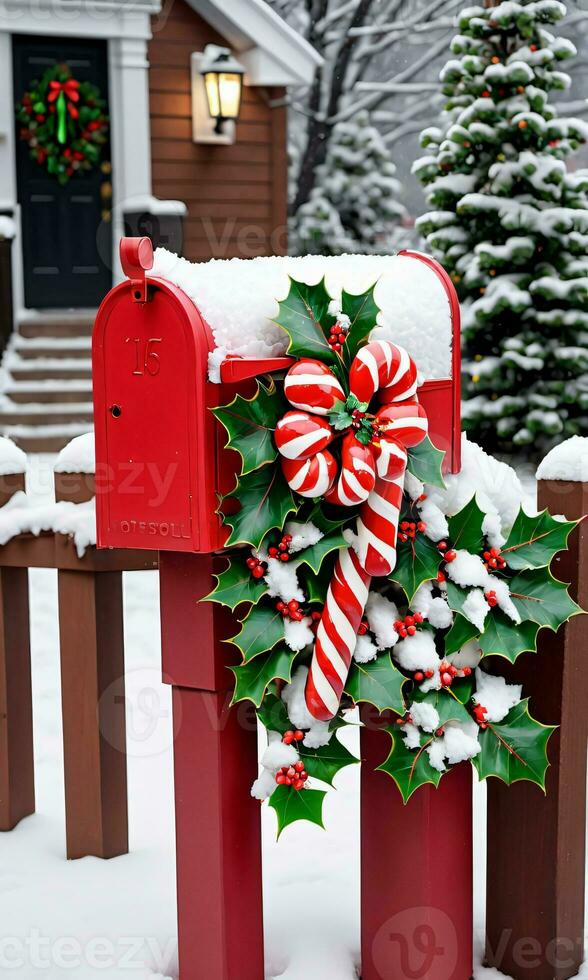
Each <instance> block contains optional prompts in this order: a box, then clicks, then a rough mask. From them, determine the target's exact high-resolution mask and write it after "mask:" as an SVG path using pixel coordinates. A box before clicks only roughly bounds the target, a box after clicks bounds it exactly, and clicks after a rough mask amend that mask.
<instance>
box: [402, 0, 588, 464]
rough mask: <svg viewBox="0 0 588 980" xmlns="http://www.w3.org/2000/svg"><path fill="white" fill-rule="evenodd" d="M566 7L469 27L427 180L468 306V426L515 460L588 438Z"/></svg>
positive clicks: (444, 252)
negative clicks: (557, 95)
mask: <svg viewBox="0 0 588 980" xmlns="http://www.w3.org/2000/svg"><path fill="white" fill-rule="evenodd" d="M565 13H566V9H565V7H564V5H563V4H562V3H559V2H558V0H506V2H502V3H499V2H498V3H497V2H496V0H486V4H485V6H484V7H468V8H466V9H465V10H463V11H462V13H461V15H460V16H459V17H458V25H459V27H458V29H459V34H458V35H457V36H456V37H455V38H454V39H453V42H452V51H453V54H454V55H455V57H454V58H453V59H452V60H451V61H449V62H448V63H447V64H446V65H445V68H444V69H443V72H442V75H441V80H442V85H443V93H444V95H445V96H446V104H445V109H446V124H445V126H444V128H443V130H439V129H428V130H425V131H424V132H423V133H422V136H421V143H422V145H423V146H425V147H427V149H428V151H429V155H428V156H426V157H423V158H422V159H420V160H418V161H416V163H415V165H414V172H415V173H416V174H417V176H418V177H419V178H420V180H421V181H422V183H423V184H425V185H426V195H427V201H428V204H429V206H430V207H431V208H433V209H434V210H432V211H430V212H429V213H428V214H425V215H424V216H423V217H422V218H420V219H419V222H418V227H419V230H420V231H421V232H422V234H423V235H425V236H426V239H427V242H428V244H429V246H430V248H431V250H432V251H433V253H434V254H435V256H436V257H437V258H438V259H439V260H440V261H441V262H442V263H443V264H444V265H445V266H446V268H447V269H448V271H449V272H450V274H451V276H452V278H453V280H454V282H455V283H456V285H457V288H458V291H459V293H460V297H461V299H462V301H463V302H464V314H465V316H464V329H463V339H464V373H465V378H466V383H465V392H464V394H465V397H466V399H467V400H466V403H465V406H464V409H465V411H464V422H465V426H466V428H468V429H470V430H471V431H472V432H473V433H474V434H475V437H476V438H477V439H478V440H479V441H482V442H483V443H484V445H485V446H486V447H487V448H501V449H504V450H507V451H510V450H513V449H516V448H517V447H524V446H534V447H535V448H536V449H537V450H539V449H541V450H543V449H544V448H545V447H546V446H548V445H549V444H550V443H552V442H554V441H557V440H559V439H562V438H564V437H566V436H570V435H574V434H576V433H582V434H586V433H588V258H587V257H586V253H587V250H588V194H587V192H588V172H584V173H582V172H581V171H579V172H577V173H572V172H569V171H568V169H567V168H566V164H565V162H564V161H565V160H566V158H567V157H569V156H570V154H571V153H572V152H573V151H574V150H575V149H576V148H577V147H578V145H579V144H580V143H583V142H585V141H586V139H587V137H588V126H587V125H586V123H585V122H583V121H581V120H578V119H569V118H559V117H558V115H557V110H556V108H555V106H554V105H552V104H551V103H550V101H549V99H550V93H552V92H553V91H557V90H562V89H566V88H567V87H568V86H569V76H568V75H567V74H565V73H564V72H562V71H561V70H560V63H561V62H562V61H564V60H565V59H567V58H570V57H572V56H573V55H574V54H575V48H574V45H573V44H571V42H570V41H568V40H566V39H564V38H561V37H556V36H554V34H553V33H552V32H551V31H550V30H549V28H550V27H552V26H553V25H555V24H557V23H558V22H559V21H560V20H561V19H562V18H563V17H564V16H565Z"/></svg>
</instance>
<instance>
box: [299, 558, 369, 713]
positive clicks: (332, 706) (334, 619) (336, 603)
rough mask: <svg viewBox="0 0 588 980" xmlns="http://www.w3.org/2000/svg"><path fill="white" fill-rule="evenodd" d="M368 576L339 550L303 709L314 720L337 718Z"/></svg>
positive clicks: (352, 559)
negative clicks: (335, 716) (304, 708)
mask: <svg viewBox="0 0 588 980" xmlns="http://www.w3.org/2000/svg"><path fill="white" fill-rule="evenodd" d="M370 581H371V576H370V575H368V573H367V572H366V571H365V570H364V569H363V568H362V567H361V564H360V562H359V559H358V557H357V555H356V554H355V552H354V551H352V550H351V549H350V548H340V549H339V553H338V555H337V561H336V563H335V570H334V572H333V578H332V579H331V584H330V586H329V591H328V592H327V599H326V602H325V607H324V609H323V614H322V616H321V621H320V623H319V626H318V629H317V632H316V643H315V648H314V653H313V657H312V664H311V667H310V670H309V672H308V678H307V681H306V690H305V698H306V706H307V708H308V710H309V711H310V713H311V715H312V716H313V717H314V718H320V719H323V720H325V721H327V720H328V719H329V718H332V717H333V716H334V715H336V714H337V711H338V708H339V702H340V700H341V695H342V694H343V688H344V687H345V683H346V681H347V675H348V673H349V667H350V666H351V657H352V656H353V651H354V650H355V645H356V643H357V631H358V629H359V624H360V623H361V618H362V616H363V611H364V609H365V604H366V602H367V598H368V592H369V587H370Z"/></svg>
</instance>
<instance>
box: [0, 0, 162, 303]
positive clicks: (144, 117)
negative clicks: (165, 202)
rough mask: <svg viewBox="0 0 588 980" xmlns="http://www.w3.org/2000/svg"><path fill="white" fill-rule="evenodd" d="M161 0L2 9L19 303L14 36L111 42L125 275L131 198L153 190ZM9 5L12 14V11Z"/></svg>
mask: <svg viewBox="0 0 588 980" xmlns="http://www.w3.org/2000/svg"><path fill="white" fill-rule="evenodd" d="M159 9H160V5H159V3H158V2H153V3H151V2H149V3H144V4H143V3H132V4H126V3H125V4H121V3H114V2H109V0H98V2H95V0H91V2H85V0H77V2H76V0H36V2H35V3H34V4H31V3H30V0H10V8H8V6H7V5H4V6H3V8H2V12H1V13H0V84H1V85H2V86H3V87H2V91H4V92H10V93H11V95H10V98H8V99H2V100H0V187H1V188H2V194H1V198H2V200H0V208H2V207H4V208H11V209H12V210H13V212H14V216H15V220H16V226H17V235H16V238H15V240H14V244H13V249H12V258H13V292H14V308H15V310H16V315H17V317H18V316H19V315H20V314H21V313H22V312H23V310H24V290H23V269H22V246H21V233H20V214H19V209H18V204H17V190H16V171H15V161H16V154H15V147H14V115H13V112H14V107H13V99H12V84H13V83H12V40H11V35H12V34H34V35H39V36H46V37H49V36H51V35H58V36H60V37H80V38H83V37H92V38H99V39H103V40H106V41H108V74H109V90H110V91H109V103H110V105H109V108H110V125H111V152H112V166H113V189H114V198H113V201H112V205H113V207H112V215H113V221H112V238H113V259H114V279H115V280H117V279H118V278H120V266H119V262H118V249H117V248H116V247H114V246H115V245H116V243H117V242H118V240H119V238H120V237H121V234H122V232H123V228H122V214H123V210H124V206H125V200H126V199H127V198H130V197H135V196H136V195H143V196H145V195H150V194H151V146H150V128H149V77H148V68H149V63H148V61H147V42H148V40H149V38H150V37H151V23H150V18H151V14H153V13H157V12H159ZM8 10H9V11H10V12H9V13H8V12H7V11H8Z"/></svg>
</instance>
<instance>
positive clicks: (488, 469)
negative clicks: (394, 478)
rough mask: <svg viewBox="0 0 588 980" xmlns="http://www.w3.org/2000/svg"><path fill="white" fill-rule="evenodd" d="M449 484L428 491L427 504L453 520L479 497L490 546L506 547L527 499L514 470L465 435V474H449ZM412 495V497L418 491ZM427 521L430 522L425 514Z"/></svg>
mask: <svg viewBox="0 0 588 980" xmlns="http://www.w3.org/2000/svg"><path fill="white" fill-rule="evenodd" d="M445 484H446V489H445V490H441V489H440V488H438V487H427V495H428V496H427V501H426V502H428V503H429V505H433V504H436V505H437V507H438V508H439V510H440V511H441V512H442V513H443V514H446V515H448V516H452V515H453V514H457V513H458V511H460V510H462V508H463V507H465V505H466V504H467V503H468V502H469V501H470V500H471V499H472V497H473V496H474V495H475V497H476V501H477V503H478V506H479V508H480V510H482V511H483V512H484V513H485V514H486V518H485V520H484V524H483V530H484V533H485V534H486V535H487V536H488V540H489V542H490V544H491V545H492V547H497V548H499V547H500V546H501V545H503V544H504V542H505V540H506V536H507V533H508V531H509V529H510V528H511V527H512V525H513V524H514V521H515V518H516V516H517V514H518V512H519V508H520V506H521V504H522V501H523V497H524V490H523V487H522V485H521V481H520V480H519V478H518V476H517V474H516V473H515V471H514V470H513V469H512V467H511V466H508V465H507V464H506V463H501V462H500V461H499V460H497V459H494V457H493V456H489V455H488V453H485V452H484V450H483V449H482V448H481V447H480V446H478V445H477V444H476V443H475V442H470V440H469V439H468V438H467V435H466V434H465V433H464V434H462V442H461V471H460V472H459V473H449V474H447V475H446V476H445ZM410 492H411V496H412V495H413V493H416V489H413V490H411V491H410ZM421 514H423V512H422V510H421ZM423 520H426V518H425V516H424V514H423ZM470 584H472V585H474V584H476V583H473V582H472V583H470ZM479 584H480V585H481V584H483V583H481V582H480V583H479ZM493 587H494V586H493Z"/></svg>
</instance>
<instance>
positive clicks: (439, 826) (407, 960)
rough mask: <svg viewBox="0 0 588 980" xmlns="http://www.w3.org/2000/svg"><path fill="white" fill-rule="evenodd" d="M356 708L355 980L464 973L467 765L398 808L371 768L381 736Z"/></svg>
mask: <svg viewBox="0 0 588 980" xmlns="http://www.w3.org/2000/svg"><path fill="white" fill-rule="evenodd" d="M368 712H369V708H368V709H364V711H363V718H364V721H365V722H366V725H365V727H364V728H362V731H361V758H362V771H361V934H362V973H361V976H362V980H409V978H410V980H470V977H471V976H472V972H473V885H472V864H473V857H472V854H473V851H472V770H471V766H470V765H469V764H462V765H460V766H457V767H456V768H455V769H453V770H452V771H451V772H449V773H447V774H446V775H445V776H444V777H443V778H442V780H441V782H440V784H439V787H438V789H435V788H434V787H432V786H422V787H420V789H418V790H417V791H416V793H415V794H414V796H412V797H411V799H410V800H409V801H408V803H407V804H406V805H404V803H403V802H402V798H401V796H400V793H399V791H398V790H397V788H396V786H394V784H393V782H392V780H391V779H390V777H389V776H388V775H387V774H386V773H382V772H375V768H376V766H378V765H380V764H381V763H382V762H383V761H384V759H385V757H386V755H387V751H388V748H389V744H387V743H389V739H388V738H387V737H386V736H385V735H384V734H383V733H382V732H379V731H378V729H377V726H374V725H373V723H372V716H373V711H372V712H369V718H368Z"/></svg>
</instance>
